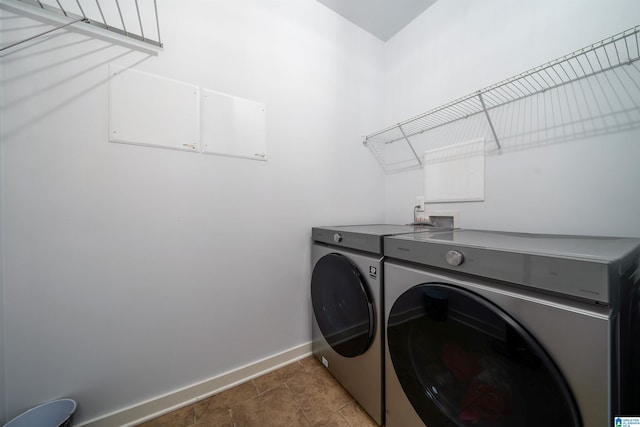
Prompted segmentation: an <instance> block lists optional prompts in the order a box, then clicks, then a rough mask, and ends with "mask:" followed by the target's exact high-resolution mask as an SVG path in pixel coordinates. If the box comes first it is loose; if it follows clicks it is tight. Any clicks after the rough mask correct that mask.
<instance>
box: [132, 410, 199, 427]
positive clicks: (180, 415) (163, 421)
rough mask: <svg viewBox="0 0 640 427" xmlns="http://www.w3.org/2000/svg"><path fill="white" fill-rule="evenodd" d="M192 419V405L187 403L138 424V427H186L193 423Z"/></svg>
mask: <svg viewBox="0 0 640 427" xmlns="http://www.w3.org/2000/svg"><path fill="white" fill-rule="evenodd" d="M193 419H194V417H193V405H189V406H186V407H184V408H182V409H178V410H175V411H173V412H169V413H168V414H166V415H163V416H161V417H158V418H156V419H154V420H151V421H147V422H145V423H142V424H139V427H187V426H191V425H193Z"/></svg>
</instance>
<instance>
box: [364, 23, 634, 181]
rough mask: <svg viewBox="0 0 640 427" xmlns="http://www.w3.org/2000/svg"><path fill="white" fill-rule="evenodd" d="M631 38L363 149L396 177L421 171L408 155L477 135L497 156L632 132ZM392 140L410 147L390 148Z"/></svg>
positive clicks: (593, 48) (435, 112)
mask: <svg viewBox="0 0 640 427" xmlns="http://www.w3.org/2000/svg"><path fill="white" fill-rule="evenodd" d="M639 33H640V26H636V27H633V28H631V29H628V30H626V31H623V32H621V33H618V34H615V35H613V36H611V37H609V38H606V39H604V40H601V41H599V42H597V43H594V44H592V45H589V46H586V47H584V48H582V49H579V50H576V51H575V52H572V53H570V54H567V55H565V56H563V57H560V58H557V59H555V60H553V61H550V62H547V63H546V64H543V65H540V66H538V67H535V68H532V69H530V70H528V71H525V72H523V73H521V74H518V75H516V76H513V77H511V78H508V79H505V80H503V81H501V82H498V83H496V84H493V85H491V86H489V87H486V88H484V89H481V90H478V91H476V92H473V93H471V94H469V95H466V96H463V97H462V98H459V99H456V100H454V101H452V102H449V103H447V104H444V105H441V106H439V107H437V108H434V109H432V110H429V111H427V112H425V113H422V114H420V115H418V116H416V117H413V118H410V119H408V120H405V121H402V122H400V123H397V124H395V125H393V126H390V127H387V128H385V129H382V130H380V131H377V132H374V133H371V134H369V135H367V136H365V137H364V139H363V143H364V145H365V146H366V147H368V148H369V149H370V151H371V152H372V154H373V155H374V157H375V158H376V159H377V160H378V162H379V163H380V165H381V166H382V168H383V169H384V170H385V172H396V171H401V170H407V169H415V168H421V167H423V165H424V161H421V160H420V156H418V155H417V154H416V153H421V152H424V151H426V150H429V149H433V148H441V147H446V146H454V145H455V144H457V143H460V142H461V141H465V140H472V139H475V138H480V137H484V138H485V139H486V140H487V142H488V143H490V145H493V146H494V147H495V152H496V153H502V152H503V150H505V149H512V148H513V147H514V146H515V145H516V143H519V144H520V145H524V143H523V141H525V140H526V141H525V142H526V143H529V144H533V143H543V142H544V141H545V140H547V141H548V140H553V141H563V140H569V139H572V138H573V139H576V138H580V137H584V136H588V135H598V134H602V133H604V132H607V131H612V130H625V129H631V128H637V127H640V67H638V63H637V61H638V60H639V59H640V35H639ZM480 118H481V119H480ZM398 141H406V142H407V144H408V145H409V148H410V149H409V150H407V149H405V148H401V146H397V147H394V143H396V142H398ZM416 141H417V142H416ZM402 145H404V144H402Z"/></svg>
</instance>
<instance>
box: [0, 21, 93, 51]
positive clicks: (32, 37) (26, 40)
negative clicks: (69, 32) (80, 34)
mask: <svg viewBox="0 0 640 427" xmlns="http://www.w3.org/2000/svg"><path fill="white" fill-rule="evenodd" d="M76 22H89V21H88V19H87V18H80V19H76V20H75V21H71V22H68V23H66V24H64V25H60V26H59V27H56V28H54V29H51V30H47V31H45V32H43V33H40V34H36V35H35V36H31V37H28V38H26V39H24V40H20V41H19V42H15V43H12V44H10V45H8V46H4V47H2V48H0V52H2V51H3V50H5V49H9V48H12V47H14V46H17V45H19V44H22V43H24V42H28V41H29V40H33V39H35V38H38V37H40V36H44V35H45V34H49V33H51V32H53V31H56V30H59V29H61V28H64V27H68V26H69V25H72V24H75V23H76Z"/></svg>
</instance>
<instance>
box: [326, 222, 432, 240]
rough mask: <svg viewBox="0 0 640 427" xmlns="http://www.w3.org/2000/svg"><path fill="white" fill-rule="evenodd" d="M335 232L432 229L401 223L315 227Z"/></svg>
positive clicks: (379, 233)
mask: <svg viewBox="0 0 640 427" xmlns="http://www.w3.org/2000/svg"><path fill="white" fill-rule="evenodd" d="M314 228H316V229H322V230H326V231H332V232H335V233H357V234H368V235H371V236H380V237H382V236H391V235H394V234H402V233H416V232H424V231H428V230H430V229H432V228H433V227H429V226H426V225H416V226H414V225H399V224H364V225H335V226H325V227H314Z"/></svg>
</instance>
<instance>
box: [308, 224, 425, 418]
mask: <svg viewBox="0 0 640 427" xmlns="http://www.w3.org/2000/svg"><path fill="white" fill-rule="evenodd" d="M427 229H428V228H425V227H413V226H404V225H387V224H381V225H356V226H337V227H315V228H313V229H312V238H313V240H314V243H313V246H312V251H311V253H312V276H311V302H312V306H313V330H312V335H313V354H314V355H315V356H316V357H317V358H318V359H319V360H320V361H321V362H322V364H323V365H324V366H325V367H326V368H327V369H328V370H329V372H331V374H332V375H333V376H334V377H335V378H336V379H337V380H338V381H339V382H340V383H341V384H342V386H343V387H344V388H345V389H346V390H347V391H348V392H349V393H350V394H351V395H352V396H353V398H354V399H355V400H356V401H357V402H358V403H359V404H360V406H361V407H362V408H363V409H364V410H365V411H367V413H368V414H369V415H370V416H371V417H372V418H373V419H374V420H375V421H376V422H377V423H378V424H380V425H382V424H383V423H384V406H383V404H384V397H383V381H382V378H383V375H382V371H383V362H382V361H383V357H382V355H383V328H382V324H383V318H382V314H383V304H382V297H383V295H382V293H383V284H382V281H383V273H382V269H383V255H382V250H383V248H382V243H383V242H382V238H383V236H386V235H393V234H398V233H413V232H416V231H424V230H427Z"/></svg>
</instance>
